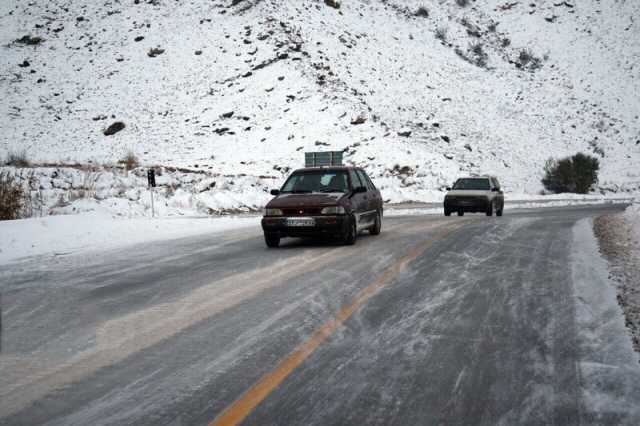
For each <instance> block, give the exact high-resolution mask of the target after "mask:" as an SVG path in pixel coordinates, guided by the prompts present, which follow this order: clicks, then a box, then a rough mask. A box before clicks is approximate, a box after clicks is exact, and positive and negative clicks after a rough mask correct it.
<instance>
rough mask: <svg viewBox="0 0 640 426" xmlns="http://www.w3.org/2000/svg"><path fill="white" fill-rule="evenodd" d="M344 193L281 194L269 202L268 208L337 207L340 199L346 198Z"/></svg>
mask: <svg viewBox="0 0 640 426" xmlns="http://www.w3.org/2000/svg"><path fill="white" fill-rule="evenodd" d="M345 195H347V194H345V193H343V192H329V193H317V192H314V193H311V194H280V195H278V196H277V197H276V198H274V199H273V200H271V201H269V203H268V204H267V207H268V208H270V209H274V208H277V209H280V208H288V207H306V206H314V207H325V206H335V205H336V204H337V203H338V200H340V198H342V197H344V196H345Z"/></svg>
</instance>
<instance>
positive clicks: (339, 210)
mask: <svg viewBox="0 0 640 426" xmlns="http://www.w3.org/2000/svg"><path fill="white" fill-rule="evenodd" d="M344 213H345V211H344V207H342V206H331V207H325V208H323V209H322V210H321V211H320V214H344Z"/></svg>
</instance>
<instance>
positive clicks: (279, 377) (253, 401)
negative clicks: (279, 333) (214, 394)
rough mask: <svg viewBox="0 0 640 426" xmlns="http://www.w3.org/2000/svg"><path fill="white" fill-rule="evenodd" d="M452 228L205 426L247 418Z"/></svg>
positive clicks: (361, 295) (366, 290)
mask: <svg viewBox="0 0 640 426" xmlns="http://www.w3.org/2000/svg"><path fill="white" fill-rule="evenodd" d="M461 226H462V224H460V225H458V226H454V227H452V228H450V229H448V230H447V231H445V232H442V233H440V234H438V235H437V236H436V237H435V238H434V239H432V240H429V241H427V242H425V243H423V244H421V245H418V246H416V247H414V248H412V249H411V250H410V251H409V252H408V253H407V254H406V255H405V256H403V257H402V258H401V259H400V260H398V261H397V262H396V263H394V264H393V265H392V266H391V267H389V269H387V270H386V271H385V272H384V273H383V274H382V275H381V276H380V277H379V278H378V279H377V280H376V281H374V282H373V283H371V284H370V285H368V286H367V287H365V288H364V289H362V290H361V291H360V292H359V293H358V294H357V295H356V297H355V298H354V299H353V301H352V302H351V303H350V304H349V305H347V306H344V307H342V308H341V309H340V311H339V312H338V314H337V315H336V316H335V318H333V319H331V320H329V321H328V322H327V323H325V324H324V325H323V326H322V327H320V328H319V329H317V330H316V331H315V332H314V333H313V334H312V335H311V337H309V339H307V340H306V341H305V342H303V343H302V344H300V345H299V346H298V347H297V348H296V349H295V350H294V351H293V352H291V353H290V354H289V355H288V356H287V357H286V358H285V359H283V360H282V361H281V362H280V363H279V364H278V365H277V366H276V367H275V368H274V369H273V370H272V371H271V372H269V373H267V374H265V375H264V376H262V378H261V379H260V380H258V381H257V382H256V383H255V384H254V385H253V386H251V388H249V390H247V391H246V392H245V393H244V394H243V395H242V396H240V398H238V399H237V400H236V401H235V402H234V403H233V404H231V405H230V406H229V407H227V409H226V410H224V411H223V412H222V413H221V414H220V415H219V416H218V417H216V418H215V420H213V421H212V422H211V423H209V426H232V425H237V424H238V423H240V422H241V421H242V420H244V418H245V417H247V416H248V415H249V414H250V413H251V412H252V411H253V410H254V409H255V408H256V407H257V406H258V404H260V403H261V402H262V401H263V400H264V399H265V398H266V397H267V396H269V394H270V393H271V392H272V391H273V390H274V389H275V388H277V387H278V386H279V385H280V383H282V382H283V381H284V380H285V379H286V378H287V376H289V375H290V374H291V373H292V372H293V370H295V369H296V368H297V367H298V366H299V365H300V364H302V363H303V362H304V360H305V359H307V358H308V357H309V355H311V354H312V353H313V352H314V351H315V350H316V349H317V348H318V346H320V345H321V344H322V343H323V342H324V341H325V340H327V338H328V337H329V336H331V334H332V333H333V332H334V331H335V330H336V329H337V328H338V327H340V326H341V325H342V324H343V323H344V322H345V321H346V320H347V319H349V317H351V315H353V313H354V312H355V311H356V310H358V308H360V307H361V306H362V305H364V304H365V302H367V300H369V299H370V298H371V297H372V296H373V295H374V294H375V293H376V292H377V291H378V290H379V289H380V288H381V287H383V286H384V285H385V284H387V283H388V282H389V281H391V280H392V279H393V278H394V277H396V276H397V275H398V274H399V273H400V272H401V271H402V269H404V267H405V266H407V264H408V263H410V262H411V261H413V260H415V259H416V258H418V257H419V256H420V255H422V254H423V253H424V252H425V251H426V250H427V249H428V248H429V247H431V246H432V245H433V243H434V242H436V241H438V240H441V239H442V238H444V237H445V236H446V235H448V234H449V233H451V232H453V231H454V230H456V229H458V228H460V227H461Z"/></svg>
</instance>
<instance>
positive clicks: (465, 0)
mask: <svg viewBox="0 0 640 426" xmlns="http://www.w3.org/2000/svg"><path fill="white" fill-rule="evenodd" d="M456 4H457V5H458V6H460V7H467V6H469V0H456Z"/></svg>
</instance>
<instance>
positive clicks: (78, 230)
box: [0, 214, 259, 264]
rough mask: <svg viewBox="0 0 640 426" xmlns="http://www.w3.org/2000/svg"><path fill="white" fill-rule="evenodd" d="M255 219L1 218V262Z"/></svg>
mask: <svg viewBox="0 0 640 426" xmlns="http://www.w3.org/2000/svg"><path fill="white" fill-rule="evenodd" d="M258 224H259V218H258V217H257V216H245V217H231V216H227V217H214V218H211V217H175V218H155V219H151V218H137V219H118V218H112V217H110V216H106V215H103V214H78V215H72V216H48V217H43V218H33V219H22V220H14V221H4V222H0V235H2V238H1V240H0V264H3V263H9V262H13V261H17V260H20V259H21V258H26V257H33V256H39V255H67V254H71V253H75V252H81V251H82V252H84V251H92V250H98V251H103V250H107V249H113V248H118V247H123V246H127V245H132V244H137V243H148V242H153V241H159V240H168V239H173V238H181V237H188V236H197V235H207V234H212V233H217V232H223V231H229V230H232V229H238V228H244V227H253V228H257V227H258ZM256 232H258V231H257V230H256Z"/></svg>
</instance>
